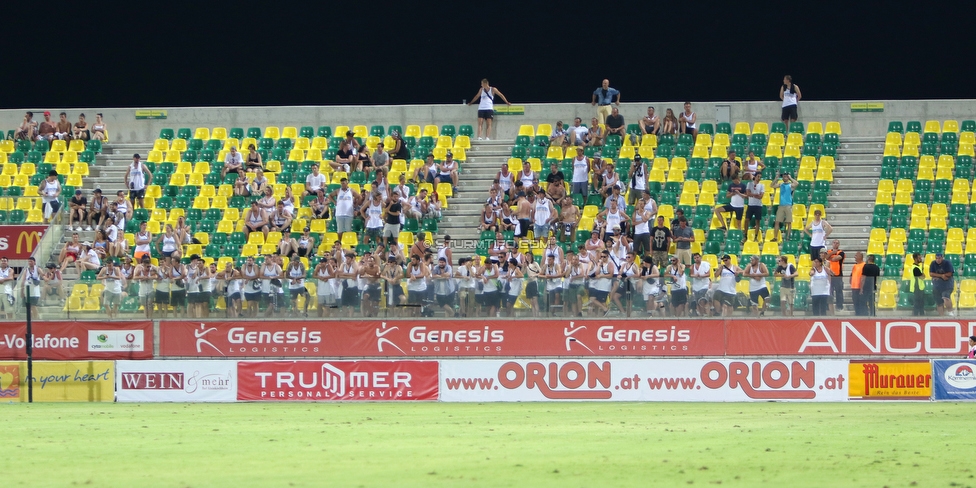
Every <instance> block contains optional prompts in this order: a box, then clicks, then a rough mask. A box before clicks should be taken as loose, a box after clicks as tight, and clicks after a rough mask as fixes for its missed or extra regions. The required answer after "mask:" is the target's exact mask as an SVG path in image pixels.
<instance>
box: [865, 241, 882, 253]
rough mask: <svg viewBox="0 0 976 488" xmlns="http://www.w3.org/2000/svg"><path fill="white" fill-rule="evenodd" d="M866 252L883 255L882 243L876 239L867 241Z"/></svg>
mask: <svg viewBox="0 0 976 488" xmlns="http://www.w3.org/2000/svg"><path fill="white" fill-rule="evenodd" d="M868 254H877V255H879V256H884V255H885V246H884V243H883V242H878V241H869V242H868Z"/></svg>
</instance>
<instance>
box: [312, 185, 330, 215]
mask: <svg viewBox="0 0 976 488" xmlns="http://www.w3.org/2000/svg"><path fill="white" fill-rule="evenodd" d="M309 206H310V207H312V218H315V219H328V218H329V215H330V213H329V202H328V200H326V199H325V190H324V189H320V190H319V191H317V192H316V193H315V200H312V202H311V203H310V204H309Z"/></svg>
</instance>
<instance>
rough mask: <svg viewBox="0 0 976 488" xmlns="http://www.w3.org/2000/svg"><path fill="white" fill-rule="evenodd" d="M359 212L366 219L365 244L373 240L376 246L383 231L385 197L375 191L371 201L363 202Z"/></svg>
mask: <svg viewBox="0 0 976 488" xmlns="http://www.w3.org/2000/svg"><path fill="white" fill-rule="evenodd" d="M359 213H360V214H362V216H363V218H364V219H365V220H366V224H365V225H366V232H365V234H364V240H363V244H369V243H370V242H372V243H373V245H374V246H375V245H376V243H377V242H378V241H379V240H380V234H382V233H383V227H384V222H383V199H382V198H381V197H380V195H379V194H376V193H374V194H373V198H372V199H371V200H370V201H367V202H365V203H363V206H362V208H360V209H359Z"/></svg>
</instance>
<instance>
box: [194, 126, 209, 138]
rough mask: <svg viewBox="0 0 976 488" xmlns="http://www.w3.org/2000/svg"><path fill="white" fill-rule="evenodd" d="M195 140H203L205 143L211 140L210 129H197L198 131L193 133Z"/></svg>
mask: <svg viewBox="0 0 976 488" xmlns="http://www.w3.org/2000/svg"><path fill="white" fill-rule="evenodd" d="M193 138H194V139H203V140H204V141H206V140H208V139H210V129H209V128H207V127H197V130H195V131H193Z"/></svg>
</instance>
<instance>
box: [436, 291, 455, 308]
mask: <svg viewBox="0 0 976 488" xmlns="http://www.w3.org/2000/svg"><path fill="white" fill-rule="evenodd" d="M436 296H437V304H438V305H440V306H442V307H443V306H444V305H454V294H453V293H451V294H449V295H436Z"/></svg>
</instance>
